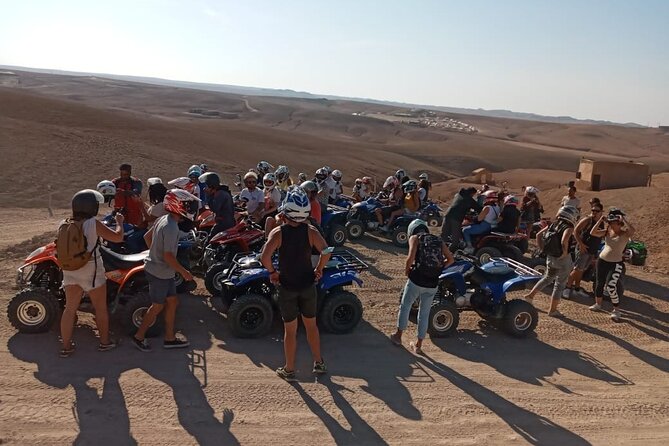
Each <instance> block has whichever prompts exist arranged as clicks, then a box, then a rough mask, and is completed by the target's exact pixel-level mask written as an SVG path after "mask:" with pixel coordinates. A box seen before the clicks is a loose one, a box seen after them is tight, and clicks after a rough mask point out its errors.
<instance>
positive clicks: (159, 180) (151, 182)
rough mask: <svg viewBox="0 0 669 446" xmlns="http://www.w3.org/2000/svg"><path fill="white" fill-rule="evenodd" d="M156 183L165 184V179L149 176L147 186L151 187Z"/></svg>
mask: <svg viewBox="0 0 669 446" xmlns="http://www.w3.org/2000/svg"><path fill="white" fill-rule="evenodd" d="M154 184H163V180H161V179H160V178H158V177H151V178H149V179H148V180H146V185H147V186H149V187H151V186H153V185H154Z"/></svg>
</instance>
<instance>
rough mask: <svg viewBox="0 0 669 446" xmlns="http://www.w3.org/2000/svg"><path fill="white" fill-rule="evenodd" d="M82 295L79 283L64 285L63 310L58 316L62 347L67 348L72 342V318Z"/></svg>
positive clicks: (75, 313) (73, 318)
mask: <svg viewBox="0 0 669 446" xmlns="http://www.w3.org/2000/svg"><path fill="white" fill-rule="evenodd" d="M83 296H84V290H83V289H82V288H81V287H80V286H79V285H68V286H66V287H65V310H63V316H62V317H61V318H60V337H61V339H62V340H63V348H69V347H70V345H71V343H72V331H74V320H75V318H76V317H77V309H78V308H79V304H80V303H81V298H82V297H83Z"/></svg>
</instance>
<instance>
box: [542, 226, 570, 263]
mask: <svg viewBox="0 0 669 446" xmlns="http://www.w3.org/2000/svg"><path fill="white" fill-rule="evenodd" d="M569 227H570V225H569V224H567V223H566V222H564V221H562V220H556V221H554V222H553V223H551V225H550V226H549V227H548V229H547V230H546V232H544V233H543V235H542V239H543V242H544V248H543V249H542V251H541V252H542V254H544V255H547V256H551V257H561V256H562V234H564V231H566V230H567V229H568V228H569Z"/></svg>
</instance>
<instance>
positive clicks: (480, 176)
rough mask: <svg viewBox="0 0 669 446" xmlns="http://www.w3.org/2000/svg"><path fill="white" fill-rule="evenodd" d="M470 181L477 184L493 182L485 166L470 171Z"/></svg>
mask: <svg viewBox="0 0 669 446" xmlns="http://www.w3.org/2000/svg"><path fill="white" fill-rule="evenodd" d="M472 182H473V183H478V184H493V179H492V172H490V171H489V170H488V169H486V168H485V167H480V168H478V169H476V170H473V171H472Z"/></svg>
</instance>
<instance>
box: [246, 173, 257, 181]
mask: <svg viewBox="0 0 669 446" xmlns="http://www.w3.org/2000/svg"><path fill="white" fill-rule="evenodd" d="M246 180H256V181H258V175H256V173H255V172H246V174H245V175H244V181H246Z"/></svg>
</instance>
